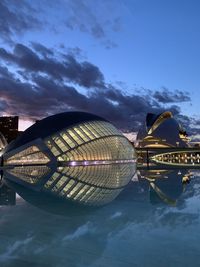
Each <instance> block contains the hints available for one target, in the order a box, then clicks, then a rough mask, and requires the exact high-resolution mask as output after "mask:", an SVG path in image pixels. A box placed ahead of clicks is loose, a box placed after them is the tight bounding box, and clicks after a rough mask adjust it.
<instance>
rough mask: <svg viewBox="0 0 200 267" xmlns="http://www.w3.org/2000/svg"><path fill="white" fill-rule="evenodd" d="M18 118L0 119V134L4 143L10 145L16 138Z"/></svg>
mask: <svg viewBox="0 0 200 267" xmlns="http://www.w3.org/2000/svg"><path fill="white" fill-rule="evenodd" d="M18 123H19V117H18V116H14V117H7V116H5V117H0V132H1V133H2V134H3V136H4V137H5V139H6V141H7V142H8V143H10V142H11V141H13V140H15V139H16V138H17V136H18Z"/></svg>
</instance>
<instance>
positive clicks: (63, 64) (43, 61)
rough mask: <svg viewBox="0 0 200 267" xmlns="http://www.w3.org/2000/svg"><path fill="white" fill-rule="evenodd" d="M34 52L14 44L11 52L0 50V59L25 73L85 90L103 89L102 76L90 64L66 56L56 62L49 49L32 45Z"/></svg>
mask: <svg viewBox="0 0 200 267" xmlns="http://www.w3.org/2000/svg"><path fill="white" fill-rule="evenodd" d="M33 47H34V48H35V51H34V50H32V49H30V48H29V47H27V46H25V45H22V44H16V45H15V48H14V51H13V52H8V51H6V50H5V49H3V48H0V58H2V59H4V60H5V61H7V62H11V63H14V64H15V65H16V66H17V67H19V68H21V69H24V70H25V71H26V72H31V73H34V72H41V73H44V74H48V75H50V76H51V77H53V78H54V79H57V80H60V81H63V80H65V79H67V80H68V81H70V82H73V83H75V84H78V85H80V86H84V87H87V88H90V87H98V88H104V87H105V84H104V76H103V74H102V73H101V71H100V70H99V68H98V67H96V66H95V65H93V64H91V63H90V62H87V61H83V62H78V61H77V60H76V58H75V57H74V56H73V55H70V54H66V55H63V58H62V59H61V60H60V61H58V60H57V59H56V58H55V57H54V54H53V51H52V53H50V51H49V49H48V48H46V47H44V46H42V45H38V44H33Z"/></svg>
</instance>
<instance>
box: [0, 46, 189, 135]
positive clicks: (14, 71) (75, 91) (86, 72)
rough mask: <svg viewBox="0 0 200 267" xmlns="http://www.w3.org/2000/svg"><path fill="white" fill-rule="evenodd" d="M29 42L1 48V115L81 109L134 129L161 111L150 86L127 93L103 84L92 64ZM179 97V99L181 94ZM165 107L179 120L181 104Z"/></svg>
mask: <svg viewBox="0 0 200 267" xmlns="http://www.w3.org/2000/svg"><path fill="white" fill-rule="evenodd" d="M31 45H32V47H28V46H25V45H23V44H16V45H15V47H14V50H13V51H12V52H11V51H8V50H6V49H4V48H0V58H1V59H2V65H0V112H1V113H2V114H10V115H19V116H20V117H22V118H23V119H31V120H36V119H41V118H44V117H46V116H49V115H52V114H55V113H59V112H64V111H69V110H80V111H86V112H91V113H94V114H97V115H99V116H102V117H104V118H105V119H107V120H109V121H111V122H112V123H114V124H115V125H116V126H117V127H118V128H120V129H122V130H126V131H127V130H129V131H137V130H138V129H139V128H140V126H141V124H142V123H143V121H144V120H145V116H146V114H147V113H148V112H152V113H161V112H163V111H164V110H165V107H164V105H163V104H165V103H166V102H163V99H160V101H158V100H159V99H156V98H155V94H154V93H153V91H151V90H149V91H148V90H147V91H145V90H143V92H142V94H140V95H139V94H138V93H137V94H136V93H135V94H125V93H124V91H123V90H121V88H120V85H118V87H116V86H114V85H112V84H107V83H106V82H105V79H104V75H103V73H102V72H101V71H100V69H99V68H98V67H97V66H95V65H94V64H92V63H90V62H88V61H83V62H80V61H79V60H77V58H76V56H75V55H73V54H71V53H67V52H65V53H61V52H59V53H58V52H57V51H56V50H52V49H49V48H48V47H45V46H43V45H41V44H39V43H32V44H31ZM7 63H9V64H7ZM5 64H7V66H8V67H5ZM83 88H84V90H83ZM167 93H168V98H169V96H170V97H171V98H172V96H174V93H171V92H170V91H169V90H168V92H167ZM176 94H178V93H176ZM178 96H179V101H180V100H181V97H180V96H181V94H178ZM188 97H189V96H188ZM182 100H183V101H185V98H184V97H182ZM171 102H172V104H173V103H175V101H171ZM168 109H169V110H171V111H172V112H173V114H175V115H177V116H179V117H180V119H182V121H183V117H181V114H180V107H179V106H177V105H175V104H173V105H169V106H168ZM185 120H186V118H185Z"/></svg>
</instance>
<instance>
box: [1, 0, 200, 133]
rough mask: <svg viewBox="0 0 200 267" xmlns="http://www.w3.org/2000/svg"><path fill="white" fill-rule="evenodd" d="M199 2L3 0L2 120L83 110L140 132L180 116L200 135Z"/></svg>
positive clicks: (26, 123)
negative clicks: (147, 124) (149, 117)
mask: <svg viewBox="0 0 200 267" xmlns="http://www.w3.org/2000/svg"><path fill="white" fill-rule="evenodd" d="M199 11H200V2H199V1H198V0H57V1H53V0H40V1H39V0H34V1H29V0H20V1H16V0H1V1H0V115H19V116H20V129H21V130H23V129H25V128H26V127H28V126H29V125H31V124H32V123H33V122H34V121H35V120H38V119H42V118H44V117H46V116H49V115H52V114H56V113H59V112H64V111H71V110H79V111H80V110H81V111H86V112H90V113H95V114H97V115H100V116H102V117H104V118H105V119H108V120H109V121H111V122H112V123H113V124H114V125H115V126H117V127H118V128H119V129H121V130H123V131H127V132H137V131H138V129H139V128H140V127H141V125H142V123H143V122H144V120H145V117H146V114H147V113H148V112H153V113H160V112H162V111H165V110H170V111H172V113H173V114H174V116H175V117H176V118H177V120H178V121H179V122H180V123H181V124H182V125H183V126H184V127H185V128H186V130H187V131H188V133H189V134H192V135H194V137H196V138H198V137H200V112H199V97H200V90H199V88H200V75H199V69H200V60H199V59H200V49H199V47H200V30H199V28H200V16H199Z"/></svg>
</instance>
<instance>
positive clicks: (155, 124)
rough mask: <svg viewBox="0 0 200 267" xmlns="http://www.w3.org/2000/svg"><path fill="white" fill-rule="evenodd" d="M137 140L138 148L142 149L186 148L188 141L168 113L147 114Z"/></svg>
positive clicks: (184, 133)
mask: <svg viewBox="0 0 200 267" xmlns="http://www.w3.org/2000/svg"><path fill="white" fill-rule="evenodd" d="M137 140H138V143H139V145H138V146H139V147H144V148H151V147H154V148H156V147H157V148H167V147H168V148H169V147H187V146H188V144H187V142H188V141H189V139H188V138H187V133H186V132H185V131H184V130H183V129H182V127H181V126H180V124H179V123H178V122H177V121H176V120H175V119H174V117H173V115H172V113H171V112H169V111H166V112H163V113H161V114H159V115H156V114H152V113H148V114H147V116H146V122H145V125H143V126H142V128H141V129H140V130H139V132H138V136H137Z"/></svg>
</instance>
